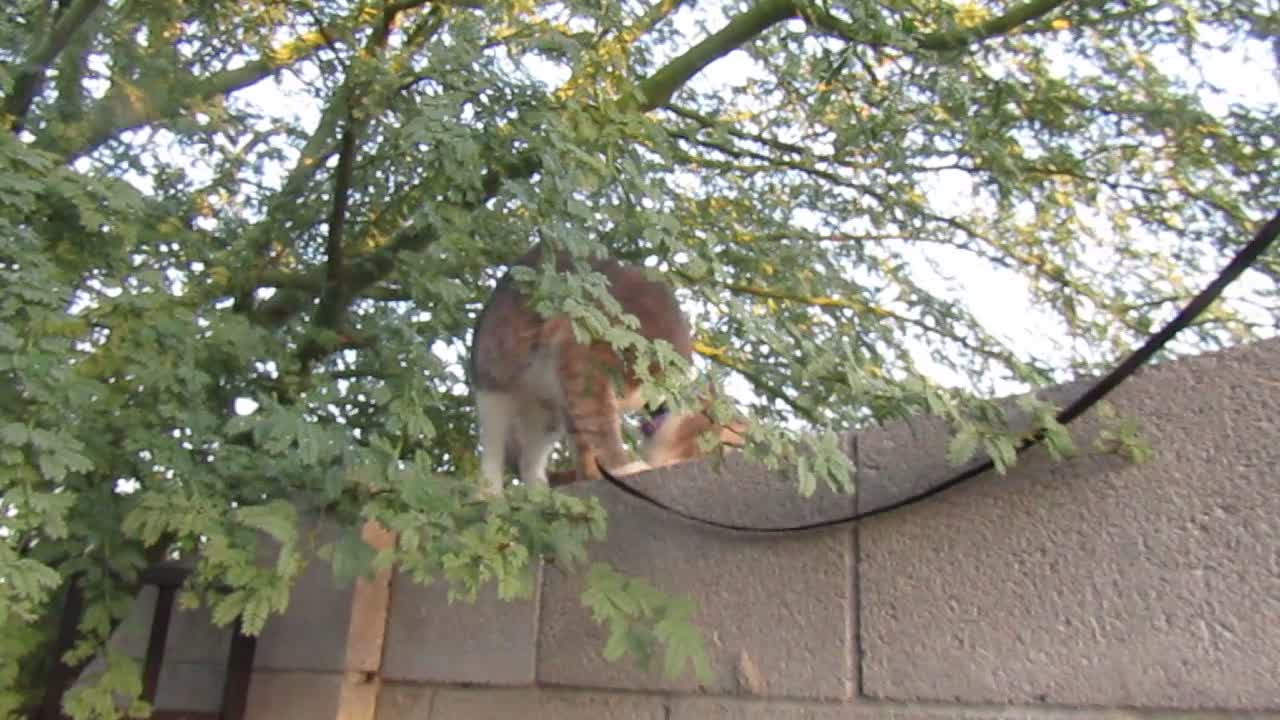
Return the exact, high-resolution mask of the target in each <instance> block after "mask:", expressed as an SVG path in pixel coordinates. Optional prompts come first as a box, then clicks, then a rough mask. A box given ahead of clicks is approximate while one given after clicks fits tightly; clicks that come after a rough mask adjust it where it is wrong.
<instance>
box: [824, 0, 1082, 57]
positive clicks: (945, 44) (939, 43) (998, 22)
mask: <svg viewBox="0 0 1280 720" xmlns="http://www.w3.org/2000/svg"><path fill="white" fill-rule="evenodd" d="M1068 2H1070V0H1031V2H1028V3H1025V4H1023V5H1019V6H1017V7H1015V8H1013V9H1012V10H1010V11H1009V12H1007V13H1005V14H1003V15H1000V16H997V17H993V18H991V19H989V20H987V21H985V22H981V23H978V24H977V25H974V26H973V27H969V28H964V29H961V30H947V31H944V32H935V33H929V34H928V35H924V36H921V37H919V38H918V39H917V40H916V42H915V45H914V47H915V48H919V49H922V50H930V51H935V52H945V51H948V50H959V49H960V48H963V47H965V46H967V45H970V44H972V43H975V42H981V41H983V40H989V39H991V38H993V37H998V36H1000V35H1005V34H1007V33H1009V32H1010V31H1012V30H1014V29H1016V28H1018V27H1020V26H1022V25H1025V24H1026V23H1029V22H1032V21H1034V20H1038V19H1040V18H1042V17H1044V16H1045V15H1048V14H1049V13H1051V12H1053V11H1054V10H1056V9H1058V8H1059V7H1062V6H1063V5H1066V4H1067V3H1068ZM804 15H805V17H806V18H807V19H808V20H809V21H810V22H812V23H813V24H814V25H816V26H818V27H820V28H822V29H824V30H828V31H831V32H833V33H835V34H837V35H839V36H840V37H842V38H844V39H845V40H849V41H850V42H854V43H858V44H860V45H868V46H871V47H890V46H896V45H895V44H894V43H889V42H883V41H881V40H877V39H875V38H870V37H867V35H866V33H863V32H860V31H859V30H858V29H857V28H855V27H854V26H853V25H851V24H850V23H848V22H845V21H844V20H841V19H840V18H838V17H836V16H835V15H832V14H831V13H829V12H825V11H822V10H819V9H818V8H815V7H813V6H806V7H805V8H804ZM899 49H901V50H906V49H907V48H905V47H902V48H899Z"/></svg>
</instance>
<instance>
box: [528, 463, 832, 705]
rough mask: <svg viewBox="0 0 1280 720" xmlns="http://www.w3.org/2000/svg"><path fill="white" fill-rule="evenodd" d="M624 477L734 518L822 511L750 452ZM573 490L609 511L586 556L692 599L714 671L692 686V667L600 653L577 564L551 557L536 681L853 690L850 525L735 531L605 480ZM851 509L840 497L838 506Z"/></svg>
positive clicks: (808, 693)
mask: <svg viewBox="0 0 1280 720" xmlns="http://www.w3.org/2000/svg"><path fill="white" fill-rule="evenodd" d="M625 480H626V481H627V482H628V483H631V484H633V485H635V486H637V487H640V488H642V489H643V490H644V491H645V492H646V493H650V494H653V495H655V496H659V497H662V498H664V499H665V500H667V501H668V502H670V503H671V504H672V505H674V506H677V507H681V508H687V509H689V510H690V511H692V512H696V513H699V514H707V515H710V516H712V517H718V518H722V519H727V520H730V521H736V522H758V523H762V524H771V523H778V524H784V523H793V522H795V521H797V520H802V519H805V518H813V517H817V516H819V515H818V513H819V512H823V510H819V509H814V508H810V507H808V506H805V505H803V504H801V503H800V502H799V501H797V500H795V499H794V498H795V487H794V484H792V483H790V481H788V480H787V479H786V478H779V477H776V476H773V475H771V474H769V473H766V472H761V471H759V470H753V469H748V468H747V467H745V461H743V464H742V465H737V466H736V469H735V471H734V472H732V473H726V474H724V475H718V474H715V473H712V472H709V471H708V470H707V467H706V466H705V465H702V464H699V463H690V464H685V465H681V466H677V467H673V468H669V469H666V470H663V471H662V472H654V473H646V474H642V475H635V476H630V477H627V478H626V479H625ZM571 492H575V493H595V494H597V495H598V496H599V497H600V499H601V501H602V502H603V504H604V506H605V508H606V510H607V511H608V513H609V538H608V540H607V541H606V542H603V543H600V544H596V545H593V546H591V547H590V548H589V549H588V551H589V553H590V555H591V557H592V558H593V559H595V560H605V561H608V562H610V563H612V564H613V565H614V567H616V568H617V569H618V570H619V571H621V572H624V573H628V574H631V575H635V576H641V577H644V578H647V579H649V580H650V581H652V582H653V583H654V584H655V585H657V586H658V587H659V588H661V589H663V590H665V591H668V592H672V593H679V594H684V595H688V596H691V597H692V598H693V599H694V601H695V602H696V604H697V614H696V616H695V620H696V622H697V623H698V625H699V626H700V627H701V628H702V629H703V630H704V633H705V638H706V640H707V649H708V652H709V654H710V656H711V660H712V664H713V670H714V674H715V678H714V680H713V681H712V683H711V685H710V687H708V688H699V685H698V682H697V680H696V678H695V677H694V676H693V673H692V672H691V671H688V672H686V673H685V674H683V675H681V676H680V677H678V678H675V679H668V678H667V677H665V676H664V675H663V674H662V672H661V670H660V669H653V670H652V671H649V672H645V671H642V670H641V669H639V668H638V667H637V666H636V665H635V664H634V663H632V662H631V661H629V660H626V659H624V660H623V661H620V662H616V663H610V662H607V661H605V660H604V659H603V657H602V655H601V652H602V649H603V647H604V641H605V633H604V631H603V630H602V629H601V628H600V627H598V626H597V625H596V624H595V623H594V622H593V621H592V620H591V618H590V615H589V613H588V611H587V610H586V609H585V608H583V607H582V604H581V600H580V597H581V594H582V590H583V583H584V578H583V575H582V574H575V575H573V576H566V575H565V574H564V573H562V572H560V571H558V570H556V569H551V568H548V570H547V571H546V573H545V576H544V588H543V597H542V623H541V626H540V634H539V639H538V681H539V682H540V683H550V684H556V685H567V686H574V687H593V688H627V689H662V690H666V689H671V690H698V689H705V690H708V691H711V692H718V693H728V694H735V693H752V694H763V695H768V696H797V697H822V698H844V697H847V696H848V695H849V694H850V693H851V689H852V687H853V684H854V679H853V675H852V660H851V652H852V644H851V636H852V626H851V622H852V613H851V610H850V602H849V601H850V595H851V592H852V579H851V573H852V564H851V549H852V533H851V532H850V531H849V530H848V529H847V528H839V529H835V530H827V531H823V532H819V533H809V534H806V535H803V536H787V537H781V538H779V537H760V536H748V535H741V534H732V533H728V532H723V531H711V530H705V529H701V528H698V527H695V526H693V525H691V524H689V523H687V522H685V521H682V520H679V519H677V518H674V517H672V516H671V515H669V514H667V513H664V512H662V511H660V510H657V509H655V508H652V507H650V506H648V505H647V504H643V503H641V502H640V501H638V500H636V499H634V498H630V497H627V496H624V495H622V494H621V493H620V492H619V491H617V490H615V489H613V488H612V487H611V486H609V485H608V484H606V483H604V482H598V483H587V484H583V485H581V486H575V487H573V489H572V490H571ZM837 499H838V500H840V501H841V502H842V503H847V502H848V500H849V499H848V498H837ZM837 504H838V503H836V502H832V503H830V505H828V506H825V508H826V509H825V512H832V511H833V510H832V508H834V507H835V506H836V505H837ZM849 509H851V505H850V504H844V505H843V506H842V507H840V508H839V509H836V510H834V512H843V513H847V512H848V511H849Z"/></svg>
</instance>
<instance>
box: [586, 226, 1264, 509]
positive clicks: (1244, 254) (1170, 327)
mask: <svg viewBox="0 0 1280 720" xmlns="http://www.w3.org/2000/svg"><path fill="white" fill-rule="evenodd" d="M1277 236H1280V213H1277V214H1276V215H1275V217H1273V218H1271V220H1270V221H1269V222H1267V223H1266V224H1265V225H1263V226H1262V228H1261V229H1260V230H1258V232H1257V234H1256V235H1254V236H1253V239H1252V240H1250V241H1249V244H1248V245H1245V246H1244V247H1243V248H1241V250H1240V252H1238V253H1236V256H1235V257H1234V258H1232V259H1231V262H1229V263H1227V265H1226V267H1224V268H1223V269H1222V271H1221V272H1219V273H1218V276H1217V277H1215V278H1214V279H1213V281H1212V282H1210V283H1209V284H1208V285H1207V286H1205V288H1204V289H1203V290H1201V291H1200V293H1199V294H1197V295H1196V296H1195V297H1194V298H1192V299H1191V301H1190V302H1188V303H1187V304H1186V306H1185V307H1183V308H1182V310H1181V311H1179V312H1178V314H1177V315H1176V316H1174V318H1173V319H1172V320H1170V321H1169V322H1168V323H1166V324H1165V325H1164V327H1162V328H1160V330H1158V331H1156V332H1155V333H1153V334H1152V335H1151V336H1149V337H1148V338H1147V340H1146V342H1144V343H1143V344H1142V346H1141V347H1139V348H1138V349H1137V350H1134V351H1133V352H1131V353H1130V354H1129V355H1128V356H1127V357H1126V358H1125V359H1124V360H1122V361H1121V362H1120V363H1119V364H1118V365H1116V366H1115V367H1114V368H1112V369H1111V371H1110V372H1108V373H1107V374H1106V375H1104V376H1103V377H1102V378H1100V379H1099V380H1098V381H1097V382H1095V383H1094V384H1093V385H1092V386H1090V387H1089V389H1088V390H1086V391H1085V392H1084V393H1083V394H1081V395H1080V397H1078V398H1076V399H1075V400H1074V401H1072V402H1071V403H1070V404H1068V405H1067V407H1065V408H1063V409H1062V410H1060V411H1059V412H1058V414H1057V416H1056V417H1057V420H1058V422H1059V423H1062V424H1063V425H1066V424H1068V423H1070V422H1071V421H1072V420H1075V419H1076V418H1078V417H1080V416H1081V415H1083V414H1084V413H1085V412H1086V411H1087V410H1089V409H1090V408H1092V407H1093V406H1094V405H1096V404H1098V402H1099V401H1101V400H1102V399H1103V398H1105V397H1106V396H1107V395H1108V394H1109V393H1110V392H1111V391H1112V390H1114V389H1115V388H1116V387H1117V386H1118V385H1119V384H1120V383H1122V382H1124V381H1125V380H1126V379H1128V377H1129V376H1130V375H1132V374H1133V373H1134V371H1136V370H1137V369H1138V368H1139V367H1142V366H1143V365H1144V364H1146V363H1147V362H1148V361H1149V360H1150V359H1151V358H1152V357H1153V356H1154V355H1155V354H1156V353H1157V352H1159V351H1160V350H1161V349H1162V348H1163V347H1164V346H1165V345H1166V344H1168V342H1169V341H1170V340H1171V339H1172V338H1173V336H1174V335H1177V334H1178V333H1179V332H1180V331H1182V330H1184V329H1185V328H1186V327H1187V326H1188V325H1189V324H1190V323H1191V321H1192V320H1194V319H1195V318H1196V317H1197V316H1199V315H1200V313H1202V312H1204V311H1205V309H1206V308H1208V307H1209V305H1210V304H1212V303H1213V301H1214V300H1217V299H1218V297H1219V296H1220V295H1222V291H1223V290H1225V289H1226V288H1227V286H1228V285H1230V284H1231V283H1233V282H1235V280H1236V279H1237V278H1238V277H1240V275H1241V274H1242V273H1243V272H1244V271H1245V270H1247V269H1249V267H1250V266H1252V265H1253V264H1254V263H1255V262H1257V260H1258V258H1259V257H1261V256H1262V254H1263V253H1264V252H1266V251H1267V249H1268V248H1270V247H1271V245H1272V244H1274V243H1275V241H1276V238H1277ZM1043 440H1044V433H1043V432H1041V433H1037V434H1036V435H1034V436H1033V437H1030V438H1027V439H1025V440H1023V441H1022V442H1021V443H1020V444H1019V445H1018V447H1017V452H1018V453H1019V454H1021V453H1022V452H1024V451H1025V450H1027V449H1029V448H1031V447H1033V446H1035V445H1037V444H1039V443H1040V442H1041V441H1043ZM597 467H598V468H599V469H600V473H601V474H602V475H603V476H604V478H605V480H607V481H608V482H609V483H610V484H611V485H613V486H614V487H616V488H618V489H619V490H621V491H622V492H623V493H625V494H627V495H630V496H631V497H634V498H636V499H638V500H641V501H643V502H646V503H648V504H650V505H653V506H654V507H656V508H659V509H661V510H663V511H665V512H668V513H671V514H672V515H675V516H677V517H681V518H684V519H685V520H688V521H689V522H692V523H695V524H697V525H702V526H704V527H710V528H716V529H719V530H731V531H734V532H741V533H756V534H782V533H798V532H807V531H811V530H821V529H823V528H829V527H835V526H838V525H844V524H847V523H851V522H855V521H858V520H864V519H866V518H869V517H874V516H876V515H882V514H884V513H888V512H892V511H894V510H898V509H901V508H904V507H906V506H908V505H915V504H916V503H919V502H921V501H923V500H926V499H928V498H931V497H933V496H935V495H938V494H940V493H943V492H945V491H947V490H949V489H951V488H953V487H955V486H957V485H959V484H961V483H963V482H965V481H967V480H969V479H971V478H974V477H976V476H978V475H981V474H982V473H984V472H987V471H988V470H991V469H992V468H994V467H995V463H994V461H992V460H991V459H990V458H988V459H986V460H982V461H979V462H976V463H974V464H973V465H970V466H969V467H967V468H965V469H963V470H960V471H959V472H957V473H956V474H954V475H952V476H951V477H949V478H947V479H946V480H944V481H942V482H941V483H938V484H937V485H933V486H931V487H929V488H928V489H926V490H921V491H920V492H916V493H913V494H911V495H907V496H905V497H903V498H900V499H898V500H895V501H894V502H891V503H889V504H887V505H882V506H880V507H877V508H873V509H871V510H867V511H864V512H855V513H852V514H849V515H843V516H841V517H837V518H830V519H827V520H818V521H815V522H808V523H801V524H798V525H782V526H775V527H760V526H754V525H740V524H737V523H728V522H720V521H719V520H713V519H710V518H704V517H699V516H697V515H693V514H691V513H688V512H685V511H684V510H680V509H679V508H675V507H672V506H671V505H669V504H667V503H665V502H663V501H662V500H659V499H657V498H655V497H653V496H651V495H649V494H648V493H646V492H644V491H643V490H640V489H639V488H637V487H635V486H632V485H628V484H627V483H625V482H623V481H621V480H619V479H618V478H616V477H614V476H613V475H610V474H609V473H608V471H607V470H605V469H604V468H603V467H600V466H599V463H597Z"/></svg>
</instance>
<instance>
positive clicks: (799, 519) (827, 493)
mask: <svg viewBox="0 0 1280 720" xmlns="http://www.w3.org/2000/svg"><path fill="white" fill-rule="evenodd" d="M846 443H847V439H846ZM622 480H623V481H624V482H627V483H631V482H633V481H634V482H635V483H636V484H637V485H638V486H641V487H642V488H643V490H644V492H645V493H647V494H648V495H650V496H652V497H653V498H655V499H657V500H661V501H662V502H665V503H667V504H668V505H670V506H671V507H673V508H676V509H678V510H683V511H685V512H687V513H689V514H691V515H694V516H696V517H700V518H707V519H710V520H715V521H718V522H724V523H732V524H737V525H750V526H760V527H777V526H788V525H801V524H804V523H809V522H815V521H820V520H827V519H830V518H838V517H844V516H847V515H849V514H851V513H852V512H853V508H854V496H853V495H845V494H840V493H836V492H834V491H832V490H831V489H830V488H828V487H826V486H825V485H823V486H821V487H819V488H818V489H817V491H815V492H814V494H813V495H812V496H811V497H807V498H806V497H802V496H801V495H800V493H799V492H798V490H797V488H798V487H799V485H798V482H797V480H796V478H795V477H794V474H793V473H791V472H789V471H786V470H778V471H772V470H769V469H767V468H765V467H763V466H761V465H758V464H757V463H755V462H753V461H752V460H750V459H748V458H747V457H746V456H745V455H743V454H742V453H740V452H727V453H725V454H724V455H723V456H711V457H707V458H702V459H700V460H697V461H693V462H685V463H679V464H676V465H667V466H665V467H660V468H655V469H654V470H650V471H648V472H644V473H640V474H637V475H631V476H627V477H624V478H622ZM663 522H664V523H667V522H670V523H675V522H680V521H679V520H675V519H673V520H671V521H663Z"/></svg>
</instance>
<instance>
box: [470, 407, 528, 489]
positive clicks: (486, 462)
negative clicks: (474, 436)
mask: <svg viewBox="0 0 1280 720" xmlns="http://www.w3.org/2000/svg"><path fill="white" fill-rule="evenodd" d="M517 414H518V402H517V399H516V397H515V396H513V395H512V394H511V393H505V392H498V391H493V390H480V391H478V392H477V393H476V417H477V420H478V421H479V424H480V474H481V477H482V478H483V480H484V485H483V486H482V488H483V490H484V492H485V493H486V494H488V495H501V494H502V486H503V481H504V478H503V475H504V472H505V470H506V454H507V443H508V440H509V439H510V438H511V433H512V430H513V426H514V424H515V422H516V420H517V417H516V416H517Z"/></svg>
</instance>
